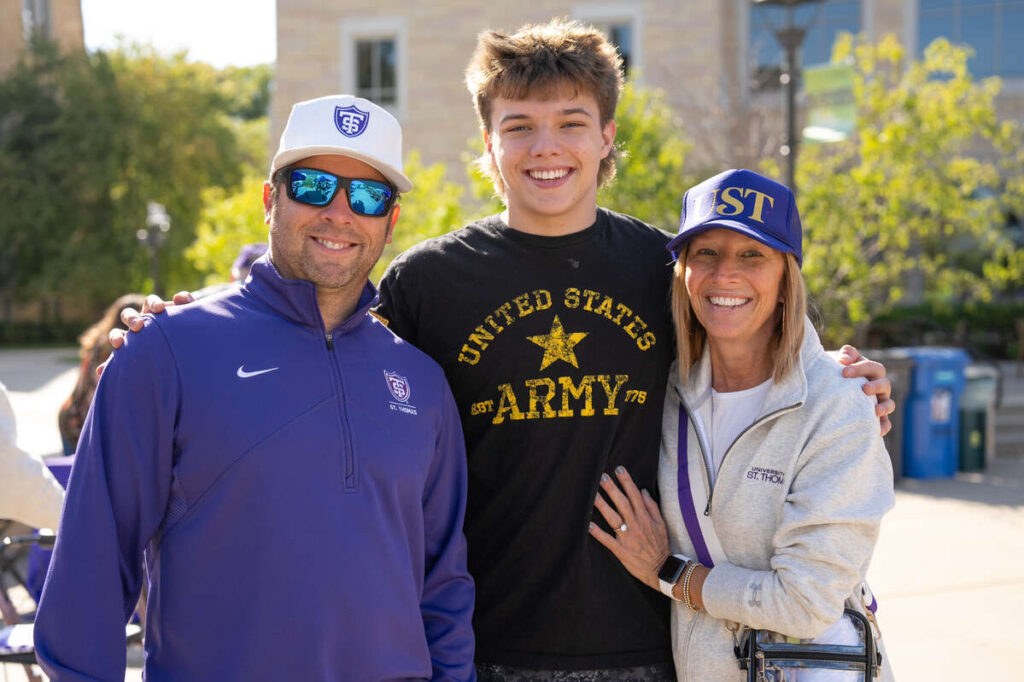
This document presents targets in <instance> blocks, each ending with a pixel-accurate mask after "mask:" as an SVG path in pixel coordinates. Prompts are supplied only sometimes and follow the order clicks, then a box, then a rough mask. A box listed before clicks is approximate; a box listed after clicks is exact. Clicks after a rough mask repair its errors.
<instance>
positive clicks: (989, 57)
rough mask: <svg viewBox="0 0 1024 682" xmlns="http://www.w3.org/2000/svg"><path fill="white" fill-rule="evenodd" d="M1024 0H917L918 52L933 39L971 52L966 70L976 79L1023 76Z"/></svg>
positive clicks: (922, 50)
mask: <svg viewBox="0 0 1024 682" xmlns="http://www.w3.org/2000/svg"><path fill="white" fill-rule="evenodd" d="M1021 36H1024V0H921V1H920V4H919V6H918V10H917V45H918V52H919V53H922V54H923V53H924V48H925V47H927V46H928V45H929V44H930V43H931V42H932V41H933V40H935V39H936V38H948V39H949V40H950V41H951V42H954V43H963V44H966V45H969V46H970V47H971V48H973V49H974V56H973V57H971V58H970V59H969V60H968V62H967V66H968V68H969V69H970V70H971V74H972V75H973V76H975V77H977V78H985V77H987V76H1024V41H1022V40H1021Z"/></svg>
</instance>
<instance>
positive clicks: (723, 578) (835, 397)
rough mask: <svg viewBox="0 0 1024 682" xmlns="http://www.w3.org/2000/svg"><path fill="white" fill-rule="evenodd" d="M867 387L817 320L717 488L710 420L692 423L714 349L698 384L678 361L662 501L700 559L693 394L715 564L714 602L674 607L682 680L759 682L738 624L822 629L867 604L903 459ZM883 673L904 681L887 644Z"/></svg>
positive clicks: (706, 535) (707, 388)
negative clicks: (706, 427) (680, 455)
mask: <svg viewBox="0 0 1024 682" xmlns="http://www.w3.org/2000/svg"><path fill="white" fill-rule="evenodd" d="M863 384H864V381H863V380H851V379H846V378H844V377H843V376H842V368H841V366H840V365H839V364H838V363H837V362H836V361H835V360H834V359H832V358H831V357H829V356H828V355H827V354H826V353H825V351H824V349H823V348H822V346H821V342H820V341H819V340H818V335H817V333H816V332H815V331H814V328H813V326H812V325H811V323H810V321H809V320H808V321H805V331H804V343H803V347H802V348H801V351H800V359H799V363H798V364H797V365H796V367H795V368H794V369H793V370H792V371H791V372H790V373H789V374H788V375H787V376H785V377H783V378H782V379H781V380H779V381H775V382H774V383H773V384H772V386H771V388H770V389H769V390H768V393H767V395H766V396H765V398H764V404H763V405H762V406H761V410H760V414H759V415H758V416H757V419H756V421H755V422H754V424H753V425H751V426H750V427H748V428H747V429H746V430H744V431H742V432H741V433H740V434H739V436H738V437H737V438H736V440H735V441H734V442H733V444H732V446H731V447H729V449H728V450H727V451H726V453H725V456H724V458H723V460H722V463H721V468H720V469H719V471H718V475H717V477H715V478H714V485H713V486H712V485H711V483H710V481H711V477H710V476H709V472H708V468H707V463H706V461H705V457H704V455H703V453H704V452H705V451H706V450H707V437H706V434H705V433H704V432H703V429H701V434H700V435H699V436H698V433H697V429H696V428H695V426H694V419H693V416H694V415H698V414H699V413H700V411H701V410H702V408H703V407H704V403H705V402H706V401H709V400H710V399H711V361H710V355H709V353H708V351H707V349H705V352H704V355H703V357H702V358H701V359H700V361H699V362H697V364H695V365H694V367H693V368H692V369H691V371H690V375H689V381H688V383H687V384H686V385H685V386H684V385H682V384H681V383H680V381H679V376H678V370H677V367H676V366H675V365H673V367H672V369H671V370H670V375H669V388H668V391H666V394H665V412H664V419H663V422H662V444H661V459H660V462H659V474H658V478H659V488H660V491H661V509H662V513H663V515H664V517H665V522H666V524H667V525H668V529H669V539H670V544H671V547H672V551H673V552H677V553H682V554H685V555H686V556H689V557H693V558H697V556H698V552H697V551H696V550H695V544H694V542H693V540H692V539H691V537H690V536H689V534H688V533H687V531H686V527H685V524H684V521H683V516H682V513H681V511H680V504H679V495H678V485H677V478H676V477H677V472H678V467H677V441H678V437H677V433H678V424H679V422H678V414H679V404H680V400H682V402H683V404H684V406H685V407H686V409H687V411H688V412H689V414H690V415H691V418H690V420H689V422H690V423H689V428H688V448H687V452H688V463H689V465H688V473H689V481H690V489H691V491H692V495H693V500H694V506H695V507H696V510H695V514H694V516H695V519H696V522H697V524H698V525H699V527H700V528H701V534H702V536H703V540H704V542H705V543H706V546H707V550H708V552H709V553H710V555H711V558H712V559H713V561H714V568H712V569H711V572H710V573H709V574H708V577H707V580H706V581H705V582H704V586H703V592H702V597H703V600H704V605H705V608H706V611H702V612H700V613H698V614H693V613H691V612H690V611H689V610H688V609H687V607H686V606H685V605H684V604H682V603H679V602H674V603H673V607H672V638H673V653H674V656H675V662H676V673H677V675H678V679H679V682H692V681H696V682H706V681H708V680H715V681H716V682H718V681H722V682H729V681H731V680H735V681H737V682H739V681H741V680H745V679H746V677H745V673H744V672H743V671H741V670H740V668H739V666H738V664H737V662H736V657H735V655H734V653H733V636H732V633H731V632H730V631H729V630H728V629H727V628H726V622H727V621H732V622H735V623H742V624H743V625H746V626H748V627H753V628H766V629H770V630H774V631H776V632H780V633H783V634H785V635H787V636H790V637H799V638H813V637H817V636H818V635H821V634H822V633H823V632H825V631H826V630H827V629H828V628H829V627H830V626H832V625H833V624H834V623H836V621H837V620H838V619H839V617H840V616H841V615H842V612H843V608H844V606H846V605H847V602H849V605H851V606H853V605H858V606H859V605H860V604H861V599H860V598H859V588H860V585H861V583H862V582H863V580H864V576H865V574H866V573H867V569H868V564H869V562H870V560H871V554H872V552H873V550H874V547H875V542H876V541H877V538H878V530H879V525H880V522H881V519H882V516H883V515H884V514H885V513H886V512H887V511H888V510H889V509H891V508H892V505H893V481H892V465H891V462H890V459H889V455H888V453H887V452H886V450H885V447H884V445H883V443H882V438H881V436H880V435H879V433H878V419H877V418H876V416H875V412H874V405H875V400H874V399H873V398H871V397H869V396H867V395H865V394H864V392H863V391H862V390H861V386H862V385H863ZM712 528H713V531H712ZM855 591H856V592H857V594H858V596H857V597H856V598H854V596H853V595H854V593H855ZM860 610H861V611H863V608H862V607H860ZM878 679H880V680H882V681H883V682H885V681H886V680H892V672H891V668H890V666H889V664H888V657H887V656H885V654H884V651H883V665H882V675H881V677H880V678H878Z"/></svg>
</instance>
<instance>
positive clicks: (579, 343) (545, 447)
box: [378, 20, 893, 681]
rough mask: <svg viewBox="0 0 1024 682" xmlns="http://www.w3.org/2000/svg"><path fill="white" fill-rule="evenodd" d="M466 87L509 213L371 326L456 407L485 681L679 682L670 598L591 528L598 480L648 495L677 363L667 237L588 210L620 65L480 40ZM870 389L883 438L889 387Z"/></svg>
mask: <svg viewBox="0 0 1024 682" xmlns="http://www.w3.org/2000/svg"><path fill="white" fill-rule="evenodd" d="M466 82H467V85H468V86H469V90H470V92H471V93H472V95H473V98H474V103H475V105H476V110H477V114H478V116H479V119H480V126H481V129H482V131H483V135H484V141H485V145H486V151H485V154H484V156H483V157H482V159H481V166H482V167H483V168H484V169H485V171H487V172H489V174H490V177H491V178H492V179H493V181H494V185H495V189H496V191H497V192H498V194H499V196H501V197H502V199H503V200H504V201H505V204H506V206H507V209H506V211H505V212H504V213H502V214H501V215H497V216H491V217H489V218H485V219H484V220H481V221H478V222H476V223H473V224H470V225H468V226H467V227H465V228H463V229H461V230H459V231H457V232H453V233H451V234H448V235H444V236H442V237H438V238H436V239H432V240H428V241H426V242H424V243H422V244H419V245H418V246H416V247H413V248H412V249H410V250H408V251H407V252H405V253H404V254H402V255H401V256H400V257H399V258H397V259H396V260H395V261H394V262H393V263H392V264H391V266H390V267H389V268H388V270H387V272H386V273H385V275H384V278H383V280H382V281H381V285H380V288H381V305H380V307H379V308H378V312H379V313H380V314H381V315H382V317H384V318H385V319H387V320H389V323H390V327H391V329H392V330H393V331H395V332H396V333H397V334H398V335H399V336H401V337H403V338H405V339H407V340H408V341H410V342H411V343H413V344H414V345H416V346H417V347H419V348H420V349H422V350H424V351H425V352H426V353H427V354H429V355H430V356H431V357H433V358H434V359H435V360H437V361H438V362H439V363H441V366H442V367H444V368H445V373H446V375H447V377H448V381H449V383H450V384H451V386H452V390H453V392H454V393H455V398H456V402H457V403H458V405H459V411H460V414H461V416H462V423H463V429H464V431H465V434H466V443H467V451H468V457H469V478H470V492H469V503H468V507H467V511H466V536H467V540H468V543H469V548H470V550H469V559H470V563H469V567H470V573H472V575H473V577H474V579H475V581H476V585H477V602H476V613H475V617H474V627H475V630H476V637H477V640H476V641H477V659H476V660H477V672H478V675H479V678H480V679H481V680H530V681H532V680H556V679H557V680H565V681H569V680H587V681H600V680H674V679H675V677H674V672H673V669H672V664H671V651H670V648H669V632H668V602H667V600H666V599H665V598H664V597H662V596H661V595H660V594H658V593H657V592H655V591H653V590H651V589H649V588H647V587H645V586H644V585H643V584H641V583H640V582H639V581H636V580H632V579H631V578H630V576H629V575H628V574H627V573H626V571H625V570H624V569H623V568H622V567H621V566H620V565H617V562H616V561H615V558H614V556H613V555H611V553H609V552H606V551H602V549H603V548H602V547H601V546H600V545H598V544H597V543H596V542H595V541H593V540H592V539H591V538H590V537H589V536H588V531H587V529H588V524H589V522H590V520H591V514H592V509H593V506H594V500H595V497H596V495H597V494H598V483H599V481H600V479H601V476H602V474H604V473H605V472H610V471H612V470H613V469H614V468H615V467H617V466H619V465H622V466H624V467H625V468H626V469H627V470H628V471H629V472H630V473H631V474H632V476H633V478H634V480H635V481H636V482H637V485H638V486H640V487H641V488H646V489H647V490H649V491H656V490H657V485H656V477H655V472H656V466H657V461H658V448H659V437H660V430H661V429H660V423H661V411H662V405H663V399H664V394H665V382H666V378H667V376H668V370H669V364H670V362H671V360H672V358H673V357H674V354H673V347H672V330H671V325H670V322H669V318H668V314H667V308H666V305H665V301H666V296H667V292H668V289H669V282H670V279H671V270H670V268H669V263H670V257H669V255H668V252H667V251H666V248H665V247H666V244H667V243H668V236H667V235H665V234H664V233H662V232H660V231H659V230H656V229H655V228H653V227H651V226H649V225H645V224H644V223H642V222H640V221H638V220H636V219H635V218H631V217H629V216H624V215H619V214H615V213H612V212H610V211H607V210H605V209H600V208H598V206H597V200H596V197H597V189H598V186H599V184H601V183H603V182H605V181H607V180H609V179H611V177H612V176H613V175H614V171H615V166H614V154H615V148H614V138H615V122H614V120H613V118H612V117H613V115H614V111H615V105H616V102H617V99H618V95H619V92H620V90H621V86H622V80H621V71H620V59H619V57H618V55H617V53H616V52H615V48H614V47H613V46H612V45H611V44H610V43H609V42H608V41H607V39H606V38H605V37H604V36H603V35H602V34H601V33H599V32H597V31H595V30H593V29H591V28H586V27H583V26H580V25H578V24H575V23H565V22H562V21H558V20H556V21H553V22H550V23H548V24H545V25H537V26H527V27H524V28H523V29H521V30H520V31H519V32H517V33H516V34H514V35H504V34H501V33H496V32H491V31H488V32H485V33H483V34H481V36H480V39H479V42H478V44H477V49H476V52H475V54H474V55H473V58H472V60H471V61H470V64H469V67H468V69H467V75H466ZM681 191H682V188H680V192H681ZM850 371H853V370H850ZM879 371H880V372H881V374H883V375H884V369H883V368H880V367H879V366H878V365H877V364H876V363H868V365H867V366H866V367H865V366H862V367H860V368H859V369H858V370H857V371H856V372H857V373H862V374H871V375H873V376H878V374H879ZM848 375H850V376H852V374H848ZM869 386H870V388H868V389H866V390H867V391H869V392H878V393H882V394H884V396H883V398H882V400H883V404H882V405H881V406H880V408H879V411H880V414H881V415H882V418H883V428H885V425H886V424H885V417H884V415H885V414H888V412H891V411H892V407H893V406H892V405H891V402H890V401H888V382H887V381H886V380H884V379H883V380H881V381H879V382H876V383H873V384H869ZM618 532H619V533H628V532H629V530H628V528H626V527H625V526H623V527H621V528H620V529H619V530H618Z"/></svg>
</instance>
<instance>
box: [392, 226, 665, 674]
mask: <svg viewBox="0 0 1024 682" xmlns="http://www.w3.org/2000/svg"><path fill="white" fill-rule="evenodd" d="M667 242H668V237H667V236H666V235H665V234H664V233H663V232H661V231H659V230H657V229H655V228H653V227H651V226H649V225H646V224H644V223H642V222H640V221H638V220H635V219H633V218H630V217H627V216H623V215H619V214H616V213H612V212H610V211H606V210H604V209H599V211H598V216H597V220H596V222H595V223H594V224H593V225H591V226H590V227H588V228H587V229H585V230H583V231H581V232H577V233H574V234H570V235H566V236H561V237H539V236H536V235H530V234H526V233H523V232H518V231H516V230H513V229H511V228H509V227H508V226H507V225H505V223H504V222H502V221H501V220H500V219H499V218H498V217H497V216H492V217H489V218H486V219H484V220H481V221H478V222H476V223H473V224H470V225H468V226H467V227H465V228H463V229H461V230H458V231H457V232H453V233H450V234H447V235H444V236H442V237H438V238H436V239H431V240H428V241H426V242H423V243H421V244H419V245H417V246H416V247H414V248H412V249H409V250H408V251H406V252H405V253H404V254H402V255H401V256H400V257H399V258H397V259H396V260H395V261H394V262H393V263H392V264H391V266H390V267H389V268H388V271H387V273H386V274H385V275H384V278H383V280H382V281H381V286H380V293H381V305H380V308H379V309H378V312H379V313H380V314H381V316H382V317H384V318H386V319H387V320H388V321H389V323H390V326H391V329H392V330H394V331H395V332H396V333H397V334H398V335H400V336H402V337H404V338H405V339H407V340H408V341H410V342H411V343H413V344H414V345H416V346H418V347H419V348H420V349H422V350H423V351H425V352H426V353H428V354H429V355H430V356H431V357H433V358H434V359H435V360H436V361H437V362H438V363H440V364H441V366H442V367H443V368H444V370H445V373H446V374H447V377H448V381H449V383H450V384H451V388H452V391H453V392H454V394H455V399H456V402H457V403H458V406H459V411H460V414H461V417H462V424H463V428H464V431H465V435H466V446H467V452H468V457H469V499H468V507H467V511H466V523H465V532H466V538H467V541H468V545H469V570H470V573H472V575H473V577H474V579H475V580H476V589H477V599H476V611H475V618H474V627H475V630H476V637H477V660H478V661H480V662H484V663H494V664H504V665H512V666H519V667H526V668H538V669H568V670H586V669H592V668H614V667H625V666H636V665H646V664H651V663H662V662H666V661H670V660H671V652H670V645H669V631H668V613H669V608H668V602H667V600H666V599H665V597H663V596H661V595H660V594H658V593H657V592H655V591H654V590H652V589H650V588H648V587H646V586H644V585H643V584H641V583H640V582H639V581H637V580H636V579H634V578H633V577H632V576H630V575H629V574H628V573H627V572H626V570H625V569H624V568H623V567H622V566H621V564H620V563H619V562H618V560H617V559H616V558H615V557H614V556H613V555H612V554H611V552H609V551H608V550H607V549H605V548H604V547H602V546H601V545H600V544H599V543H598V542H597V541H595V540H594V539H593V538H591V537H590V536H589V535H588V532H587V526H588V523H589V521H590V520H591V518H592V516H593V517H595V518H596V517H598V516H599V515H598V514H596V513H595V511H594V506H593V505H594V498H595V496H596V494H597V491H598V482H599V479H600V476H601V474H602V472H608V473H611V472H612V470H613V469H614V467H616V466H617V465H619V464H621V465H623V466H625V467H626V468H627V469H628V470H629V471H630V473H631V474H632V476H633V478H634V480H635V481H636V482H637V484H638V485H639V486H641V487H643V488H646V489H647V490H648V491H650V492H651V493H652V494H656V493H657V478H656V470H657V462H658V447H659V440H660V433H661V428H660V422H661V410H662V404H663V399H664V393H665V381H666V377H667V374H668V368H669V364H670V363H671V360H672V357H673V338H672V330H671V325H670V322H669V316H668V313H667V306H666V300H667V291H668V287H669V283H670V281H671V274H672V273H671V267H670V264H671V258H670V256H669V254H668V252H667V251H666V250H665V244H666V243H667ZM601 523H602V524H603V521H601Z"/></svg>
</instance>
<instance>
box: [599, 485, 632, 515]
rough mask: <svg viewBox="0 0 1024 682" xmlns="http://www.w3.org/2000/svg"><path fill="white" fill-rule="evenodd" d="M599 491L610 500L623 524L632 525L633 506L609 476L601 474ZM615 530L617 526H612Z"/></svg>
mask: <svg viewBox="0 0 1024 682" xmlns="http://www.w3.org/2000/svg"><path fill="white" fill-rule="evenodd" d="M601 489H602V490H604V493H605V495H607V496H608V499H609V500H611V503H612V504H613V505H615V509H616V511H618V513H619V515H620V516H621V517H622V520H623V522H625V523H626V524H630V523H633V518H634V513H633V504H632V502H630V500H629V498H628V497H626V495H625V494H623V492H622V491H621V490H619V486H617V485H616V484H615V481H613V480H612V478H611V476H609V475H608V474H601ZM612 527H613V528H617V527H618V524H616V525H614V526H612Z"/></svg>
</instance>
